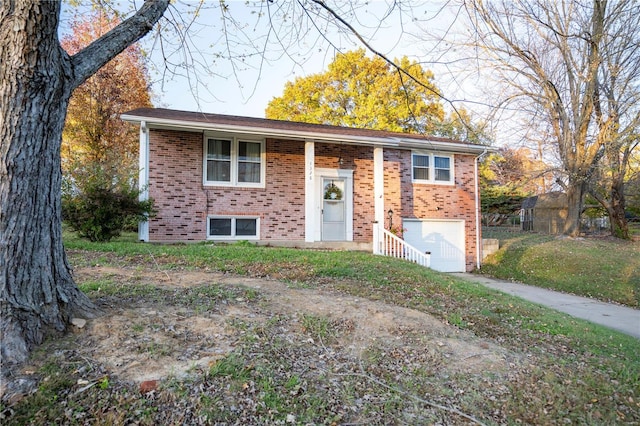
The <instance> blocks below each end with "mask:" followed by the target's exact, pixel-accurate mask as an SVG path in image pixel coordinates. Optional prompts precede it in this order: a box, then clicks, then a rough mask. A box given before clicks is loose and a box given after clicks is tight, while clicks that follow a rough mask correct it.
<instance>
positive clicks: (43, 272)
mask: <svg viewBox="0 0 640 426" xmlns="http://www.w3.org/2000/svg"><path fill="white" fill-rule="evenodd" d="M61 3H62V1H61V0H49V1H41V0H21V1H18V0H5V1H2V2H0V143H1V145H0V310H1V313H2V315H1V316H0V334H1V335H2V346H1V348H0V358H1V359H0V363H1V364H2V366H3V373H4V372H5V371H6V370H7V367H8V366H9V365H11V364H14V365H15V363H20V362H22V361H24V360H26V358H27V356H28V353H29V351H30V349H32V348H33V347H34V346H35V345H37V344H39V343H41V342H42V340H43V338H44V337H45V336H46V335H54V334H55V333H58V332H62V331H64V330H65V329H66V326H67V324H68V323H69V321H70V319H71V318H72V317H73V316H74V315H80V316H85V317H89V316H91V315H93V314H94V312H95V311H94V309H95V308H94V306H93V305H92V303H91V302H90V300H89V299H88V298H87V297H86V296H85V295H84V294H83V293H82V292H81V291H80V290H79V289H78V288H77V286H76V285H75V283H74V281H73V278H72V276H71V272H70V267H69V264H68V262H67V259H66V255H65V252H64V249H63V242H62V226H61V195H60V192H61V180H62V175H61V142H62V132H63V126H64V122H65V116H66V113H67V107H68V105H69V101H70V98H71V95H72V93H73V91H74V90H75V89H76V88H78V87H79V86H80V85H81V84H82V83H83V82H85V81H86V80H87V79H88V78H89V77H90V76H92V75H93V74H95V73H96V72H97V71H98V70H99V69H100V68H101V67H102V66H104V65H105V64H107V63H108V62H109V61H110V60H112V59H113V58H114V57H116V56H117V55H118V54H119V53H121V52H122V51H124V50H125V49H126V48H127V47H128V46H130V45H131V44H133V43H134V42H136V41H137V40H139V39H140V38H141V37H143V36H144V35H145V34H147V33H149V32H150V31H151V30H152V29H154V26H155V25H156V24H157V23H158V22H159V21H160V18H162V17H163V15H164V14H165V12H166V10H167V9H168V8H169V7H172V8H174V9H173V13H171V14H170V17H168V18H167V19H166V20H163V21H161V24H159V25H158V26H157V27H156V29H157V31H156V32H155V34H156V39H155V40H156V42H157V44H156V46H158V48H159V49H160V50H161V53H162V59H163V65H162V66H161V71H162V72H163V73H164V75H171V74H186V75H188V76H189V77H190V78H191V79H190V80H189V81H190V82H192V83H194V84H197V83H198V81H199V79H198V73H200V72H203V73H209V74H211V73H215V70H216V66H217V64H218V61H221V60H228V61H230V63H231V64H233V69H234V71H233V72H234V73H236V71H237V70H238V67H237V66H236V65H237V64H239V63H241V64H246V63H247V60H248V59H251V58H258V61H267V60H268V58H267V55H268V53H269V52H270V51H271V50H270V49H268V48H267V45H270V44H271V47H274V46H275V47H274V49H275V51H278V52H282V50H283V49H287V48H289V47H291V46H294V45H297V46H300V44H298V43H299V42H300V41H301V40H303V39H307V43H306V44H305V46H311V47H312V49H315V48H316V47H318V48H320V47H322V46H321V44H323V43H325V42H326V41H327V40H328V36H327V35H328V34H329V33H332V32H333V33H336V34H339V37H344V36H345V34H352V33H354V31H353V27H351V26H350V25H348V23H347V21H346V20H347V19H350V18H354V19H355V17H356V16H358V9H357V8H358V4H360V6H361V7H367V5H368V2H361V3H357V2H339V3H336V6H335V7H336V9H332V8H330V7H329V6H328V5H327V4H326V3H325V2H324V1H320V0H311V1H309V2H296V1H278V2H257V3H256V4H255V5H254V7H256V8H257V13H255V14H251V16H252V17H254V18H255V19H257V20H260V19H263V20H264V21H265V22H267V23H268V25H267V26H266V30H265V34H264V36H261V37H256V35H255V32H253V31H251V32H249V31H246V28H247V27H246V25H244V24H243V23H242V22H239V21H238V20H236V19H234V18H233V16H232V13H233V10H234V9H235V8H236V7H250V5H249V4H248V3H240V2H237V3H233V4H231V3H230V2H219V3H208V2H205V1H200V2H194V3H189V2H185V3H181V4H179V5H172V6H170V3H171V2H170V1H169V0H145V1H144V2H143V3H142V5H141V6H140V8H139V9H138V10H137V11H132V13H131V14H130V17H129V18H127V19H125V20H123V21H122V22H121V23H119V24H118V25H116V26H115V27H114V28H113V29H111V30H110V31H108V32H107V33H105V34H104V35H102V36H100V37H99V38H98V39H96V40H93V41H91V42H90V43H89V44H88V45H86V47H83V48H81V49H80V50H79V51H77V53H74V54H71V55H70V54H69V53H67V52H66V51H65V50H64V49H63V48H62V47H61V45H60V42H59V39H58V30H59V28H58V27H59V24H60V12H61ZM94 3H95V4H98V5H104V4H108V3H109V1H108V0H107V1H106V2H105V1H103V0H100V1H95V2H94ZM178 7H182V8H186V9H188V13H184V11H183V10H179V9H178ZM207 8H217V9H218V12H219V14H220V18H221V19H220V20H219V21H215V22H214V21H207V22H201V23H200V24H198V25H196V23H195V21H196V20H197V19H198V18H199V17H200V16H201V15H202V12H203V11H204V9H207ZM396 9H397V10H399V12H400V13H403V12H404V11H405V9H403V8H399V7H398V5H397V4H395V3H394V4H391V5H390V8H389V10H388V11H387V12H388V13H385V14H384V17H383V18H380V20H381V22H382V21H384V19H386V17H388V16H390V15H391V14H392V13H393V12H394V10H396ZM187 16H188V18H187ZM292 17H295V19H293V20H292ZM169 18H170V19H169ZM292 21H294V22H295V23H292ZM216 22H217V23H219V26H217V27H215V29H213V28H214V26H216V25H217V24H216ZM254 28H255V27H254ZM336 29H337V31H335V30H336ZM203 31H206V33H207V34H211V35H212V39H211V44H210V45H209V48H211V50H212V51H211V52H209V56H207V55H205V53H204V52H202V51H200V50H199V46H197V45H196V41H195V40H202V37H201V36H202V34H203ZM314 34H315V40H314V39H313V38H314V37H313V35H314ZM192 36H193V37H192ZM197 36H200V37H199V38H198V37H197ZM356 39H358V40H363V38H362V37H361V36H360V35H357V36H356ZM260 66H261V63H259V64H258V68H260ZM235 75H236V76H237V74H235ZM238 81H240V79H238ZM194 92H195V91H194ZM4 383H6V382H4V381H3V384H4ZM0 390H1V389H0Z"/></svg>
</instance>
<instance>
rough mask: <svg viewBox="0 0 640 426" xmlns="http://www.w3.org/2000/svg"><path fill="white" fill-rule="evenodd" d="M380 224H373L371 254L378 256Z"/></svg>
mask: <svg viewBox="0 0 640 426" xmlns="http://www.w3.org/2000/svg"><path fill="white" fill-rule="evenodd" d="M379 227H380V224H379V223H378V222H373V254H380V229H379Z"/></svg>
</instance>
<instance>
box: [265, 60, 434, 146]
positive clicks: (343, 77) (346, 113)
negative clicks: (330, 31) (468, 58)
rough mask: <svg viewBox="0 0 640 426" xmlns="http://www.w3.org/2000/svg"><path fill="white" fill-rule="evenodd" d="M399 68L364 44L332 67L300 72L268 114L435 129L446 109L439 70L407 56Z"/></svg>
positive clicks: (362, 125)
mask: <svg viewBox="0 0 640 426" xmlns="http://www.w3.org/2000/svg"><path fill="white" fill-rule="evenodd" d="M398 66H399V67H401V68H402V69H403V70H406V72H408V73H409V74H410V75H411V76H412V77H414V78H415V80H417V81H418V82H420V84H419V83H417V82H416V81H415V80H413V79H411V78H408V76H407V75H404V74H402V73H399V72H397V70H396V69H395V68H393V67H391V66H390V64H389V63H387V62H386V61H385V60H383V59H382V58H380V57H377V56H376V57H369V56H367V55H366V53H365V51H364V50H363V49H359V50H356V51H350V52H346V53H343V54H338V55H336V57H335V59H334V61H333V62H332V63H331V64H329V67H328V70H327V71H326V72H323V73H319V74H312V75H309V76H307V77H298V78H296V79H295V81H293V82H289V83H287V84H286V85H285V88H284V93H283V95H282V96H280V97H277V98H274V99H272V100H271V101H270V102H269V105H268V106H267V109H266V112H265V115H266V117H267V118H272V119H279V120H290V121H299V122H305V123H318V124H332V125H337V126H345V127H360V128H367V129H377V130H389V131H394V132H410V133H427V134H435V133H436V131H437V130H438V129H439V128H440V126H441V124H442V122H443V120H444V118H445V112H444V108H443V106H442V104H441V101H440V96H439V95H438V93H439V90H438V88H437V87H436V85H435V83H434V82H433V77H434V76H433V73H432V72H431V71H428V70H425V69H424V68H423V67H422V66H421V65H420V64H418V63H416V62H412V61H410V60H409V59H408V58H406V57H403V58H401V59H400V60H399V61H398Z"/></svg>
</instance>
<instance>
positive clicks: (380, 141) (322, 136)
mask: <svg viewBox="0 0 640 426" xmlns="http://www.w3.org/2000/svg"><path fill="white" fill-rule="evenodd" d="M120 118H121V119H122V120H124V121H127V122H130V123H140V122H142V121H146V123H147V126H153V127H155V128H168V129H169V128H170V129H185V130H191V131H194V130H198V131H201V130H216V131H226V132H230V133H244V134H250V135H260V136H270V137H281V138H292V137H293V138H296V139H302V140H305V139H306V140H309V139H314V140H323V141H331V142H336V141H343V142H352V143H357V144H367V145H382V146H388V147H397V146H399V144H398V142H396V141H393V140H392V139H391V138H380V137H366V136H353V135H341V134H335V135H333V134H326V133H318V132H301V131H295V130H274V129H269V128H267V127H254V126H239V125H235V124H214V123H212V124H208V123H201V122H194V121H184V120H172V119H168V118H153V119H151V120H153V121H149V118H148V117H142V116H137V115H129V114H122V115H121V116H120Z"/></svg>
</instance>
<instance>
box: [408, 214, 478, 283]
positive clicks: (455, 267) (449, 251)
mask: <svg viewBox="0 0 640 426" xmlns="http://www.w3.org/2000/svg"><path fill="white" fill-rule="evenodd" d="M402 223H403V227H404V229H406V231H405V232H404V239H405V241H406V242H407V243H409V244H411V245H412V246H414V247H415V248H417V249H418V250H420V251H421V252H426V251H428V252H431V269H434V270H436V271H441V272H465V270H466V268H465V250H464V221H463V220H435V219H425V220H417V219H404V220H403V221H402Z"/></svg>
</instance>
